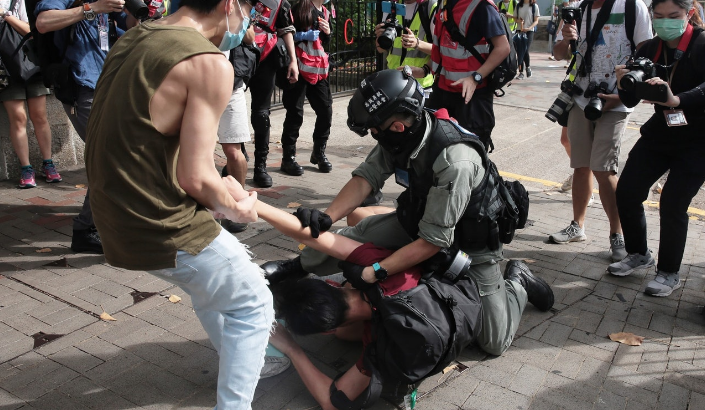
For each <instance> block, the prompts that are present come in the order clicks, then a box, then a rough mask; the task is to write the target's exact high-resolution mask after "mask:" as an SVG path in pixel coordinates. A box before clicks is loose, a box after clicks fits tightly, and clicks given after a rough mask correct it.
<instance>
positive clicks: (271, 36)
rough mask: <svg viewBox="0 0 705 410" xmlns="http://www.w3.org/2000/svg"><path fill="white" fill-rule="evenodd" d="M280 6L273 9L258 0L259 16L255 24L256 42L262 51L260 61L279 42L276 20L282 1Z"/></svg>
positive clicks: (256, 7)
mask: <svg viewBox="0 0 705 410" xmlns="http://www.w3.org/2000/svg"><path fill="white" fill-rule="evenodd" d="M279 5H280V6H279V8H278V9H277V10H272V9H270V8H268V7H265V6H264V5H263V4H262V3H260V2H257V4H256V5H255V10H256V11H257V14H258V16H260V17H259V19H258V22H257V24H255V44H256V45H257V47H259V49H260V50H262V52H261V53H260V57H259V61H264V59H265V58H267V56H268V55H269V53H270V52H271V51H272V50H273V49H274V46H275V45H276V44H277V34H276V31H275V30H276V29H275V27H276V22H277V16H278V15H279V12H280V10H281V2H280V3H279Z"/></svg>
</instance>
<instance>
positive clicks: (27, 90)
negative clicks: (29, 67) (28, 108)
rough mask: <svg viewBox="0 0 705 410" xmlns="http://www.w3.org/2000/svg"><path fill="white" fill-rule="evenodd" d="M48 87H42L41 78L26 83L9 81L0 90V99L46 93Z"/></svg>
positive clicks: (25, 97)
mask: <svg viewBox="0 0 705 410" xmlns="http://www.w3.org/2000/svg"><path fill="white" fill-rule="evenodd" d="M48 94H49V89H48V88H46V87H44V82H43V81H42V79H41V78H40V79H38V80H30V81H29V82H28V83H18V82H14V83H11V84H10V86H9V87H7V88H6V89H4V90H2V92H0V101H12V100H26V99H28V98H34V97H41V96H42V95H48Z"/></svg>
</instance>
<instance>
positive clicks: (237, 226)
mask: <svg viewBox="0 0 705 410" xmlns="http://www.w3.org/2000/svg"><path fill="white" fill-rule="evenodd" d="M220 225H221V226H222V227H223V229H225V230H226V231H228V232H230V233H240V232H244V231H246V230H247V228H248V227H249V226H250V224H248V223H246V222H245V223H241V222H233V221H231V220H230V219H221V220H220Z"/></svg>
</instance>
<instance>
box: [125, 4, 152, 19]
mask: <svg viewBox="0 0 705 410" xmlns="http://www.w3.org/2000/svg"><path fill="white" fill-rule="evenodd" d="M125 8H126V9H127V11H129V12H130V14H132V17H134V18H136V19H138V20H140V21H144V20H147V18H148V17H149V7H147V5H146V4H144V2H143V1H142V0H125Z"/></svg>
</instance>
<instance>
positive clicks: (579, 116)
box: [568, 105, 629, 173]
mask: <svg viewBox="0 0 705 410" xmlns="http://www.w3.org/2000/svg"><path fill="white" fill-rule="evenodd" d="M628 119H629V113H628V112H620V111H607V112H603V113H602V117H600V119H598V120H597V121H590V120H588V119H586V118H585V112H584V111H583V110H582V109H580V107H579V106H577V105H574V106H573V109H572V110H570V114H569V115H568V139H569V140H570V167H571V168H590V169H591V170H592V171H612V172H615V173H616V172H617V171H618V169H619V150H620V148H621V146H622V135H623V134H624V130H625V129H626V128H627V120H628Z"/></svg>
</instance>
